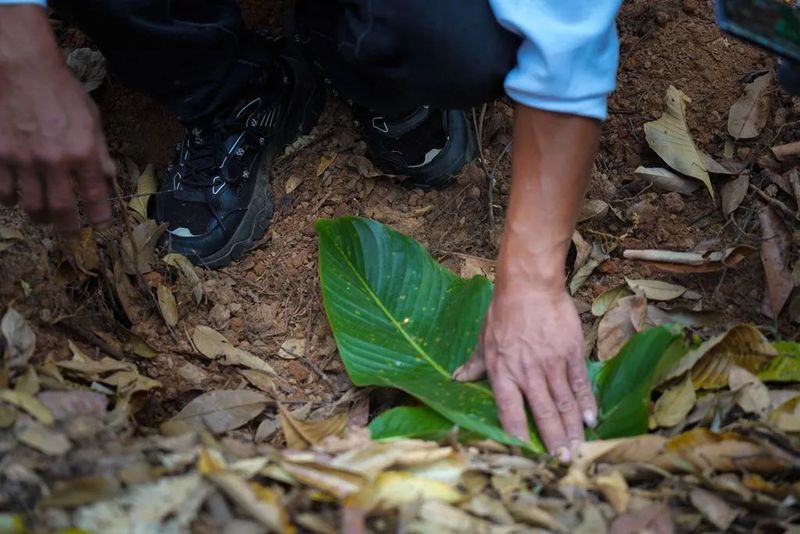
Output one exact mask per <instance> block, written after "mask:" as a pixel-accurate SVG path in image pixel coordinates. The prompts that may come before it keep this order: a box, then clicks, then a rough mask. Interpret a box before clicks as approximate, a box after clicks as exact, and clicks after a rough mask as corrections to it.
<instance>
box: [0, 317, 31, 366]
mask: <svg viewBox="0 0 800 534" xmlns="http://www.w3.org/2000/svg"><path fill="white" fill-rule="evenodd" d="M0 330H2V332H3V337H4V338H5V340H6V349H5V354H4V360H5V361H4V362H3V364H4V365H5V366H6V367H9V368H13V367H22V366H24V365H25V364H27V363H28V360H30V359H31V356H33V352H34V351H35V350H36V334H34V333H33V329H32V328H31V326H30V325H29V324H28V321H26V320H25V318H24V317H23V316H22V315H21V314H20V313H19V312H18V311H17V310H15V309H14V308H12V307H10V306H9V308H8V310H6V313H5V315H3V320H2V322H0Z"/></svg>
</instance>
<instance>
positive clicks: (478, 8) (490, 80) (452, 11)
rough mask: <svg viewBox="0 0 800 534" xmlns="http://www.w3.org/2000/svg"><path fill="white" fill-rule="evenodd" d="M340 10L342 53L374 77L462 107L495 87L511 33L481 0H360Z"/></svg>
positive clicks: (512, 54) (513, 44) (512, 49)
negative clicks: (343, 10)
mask: <svg viewBox="0 0 800 534" xmlns="http://www.w3.org/2000/svg"><path fill="white" fill-rule="evenodd" d="M354 4H355V5H356V6H357V7H356V8H352V7H351V8H350V9H347V10H346V11H345V13H344V14H343V17H342V19H341V20H340V24H339V28H338V35H337V38H338V39H337V41H338V46H339V50H340V52H341V53H342V55H343V56H345V58H346V59H348V61H350V62H351V63H353V64H354V65H355V66H356V67H357V68H359V69H360V70H362V71H366V73H367V74H368V75H369V76H370V77H371V78H372V79H375V80H378V81H379V82H381V83H382V84H387V85H389V86H392V87H396V88H397V90H398V91H399V92H403V93H410V94H412V95H415V96H417V97H418V99H419V100H420V101H423V102H425V103H430V104H432V105H435V106H437V107H452V108H457V107H459V108H460V107H470V106H473V105H477V104H479V103H482V102H486V101H487V100H491V99H493V98H496V97H497V96H500V94H502V86H503V80H504V79H505V76H506V74H507V73H508V72H509V71H510V70H511V69H512V68H513V67H514V65H515V63H516V52H517V49H518V48H519V43H520V39H519V37H518V36H516V35H514V34H512V33H511V32H509V31H507V30H505V29H504V28H502V27H501V26H500V25H499V24H498V23H497V21H496V19H495V18H494V15H493V13H492V11H491V8H490V6H489V3H488V1H487V0H437V1H436V2H430V1H428V0H405V1H399V0H371V1H370V0H366V1H361V2H359V1H356V2H354Z"/></svg>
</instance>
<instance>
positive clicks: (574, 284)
mask: <svg viewBox="0 0 800 534" xmlns="http://www.w3.org/2000/svg"><path fill="white" fill-rule="evenodd" d="M609 252H611V251H609ZM609 257H610V256H609V253H608V252H606V251H605V250H604V249H603V245H602V243H600V242H599V241H595V242H594V243H593V244H592V252H591V253H590V255H589V259H588V260H587V261H586V263H584V264H583V266H582V267H581V268H580V269H578V270H577V271H575V273H573V275H572V279H571V280H570V281H569V294H570V295H574V294H575V293H576V292H577V291H578V290H579V289H580V288H581V286H583V284H584V283H585V282H586V280H588V279H589V276H591V274H592V273H593V272H594V270H595V269H596V268H597V266H598V265H600V264H601V263H603V262H604V261H606V260H607V259H608V258H609Z"/></svg>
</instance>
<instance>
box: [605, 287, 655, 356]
mask: <svg viewBox="0 0 800 534" xmlns="http://www.w3.org/2000/svg"><path fill="white" fill-rule="evenodd" d="M646 316H647V299H646V298H645V297H644V295H631V296H630V297H623V298H621V299H619V302H618V303H617V305H616V307H615V308H613V309H611V310H609V311H608V312H607V313H606V314H605V316H604V317H603V318H602V319H601V321H600V326H599V327H598V333H597V358H598V359H599V360H600V361H603V362H604V361H606V360H609V359H611V358H613V357H614V356H616V355H617V353H618V352H619V351H620V349H621V348H622V347H623V345H625V343H627V342H628V340H629V339H630V338H631V337H633V335H634V334H635V333H636V332H638V331H639V330H641V327H642V326H644V321H645V318H646Z"/></svg>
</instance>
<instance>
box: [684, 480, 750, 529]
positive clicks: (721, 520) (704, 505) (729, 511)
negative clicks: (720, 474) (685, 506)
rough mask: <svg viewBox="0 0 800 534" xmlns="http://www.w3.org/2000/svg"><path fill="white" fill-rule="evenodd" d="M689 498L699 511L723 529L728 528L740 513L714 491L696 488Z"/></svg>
mask: <svg viewBox="0 0 800 534" xmlns="http://www.w3.org/2000/svg"><path fill="white" fill-rule="evenodd" d="M689 500H690V501H691V502H692V505H693V506H694V507H695V508H697V511H698V512H700V513H701V514H703V516H704V517H705V518H706V519H708V521H710V522H711V524H712V525H714V526H715V527H717V528H718V529H720V530H722V531H726V530H728V527H730V526H731V524H732V523H733V521H734V519H736V517H737V516H738V515H739V513H738V512H737V511H736V510H734V509H733V508H731V507H730V506H728V504H727V503H726V502H725V501H723V500H722V499H720V498H719V497H717V496H716V495H714V494H713V493H711V492H709V491H706V490H704V489H700V488H694V489H693V490H692V491H691V492H690V493H689Z"/></svg>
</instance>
